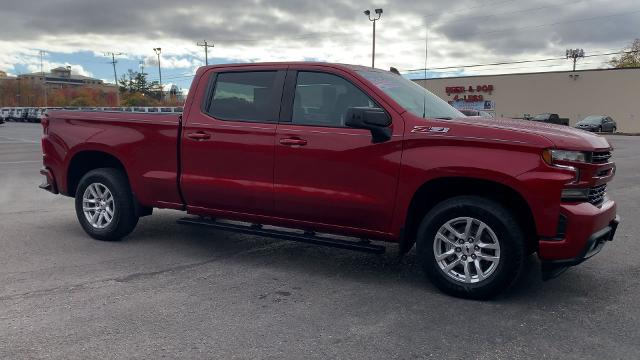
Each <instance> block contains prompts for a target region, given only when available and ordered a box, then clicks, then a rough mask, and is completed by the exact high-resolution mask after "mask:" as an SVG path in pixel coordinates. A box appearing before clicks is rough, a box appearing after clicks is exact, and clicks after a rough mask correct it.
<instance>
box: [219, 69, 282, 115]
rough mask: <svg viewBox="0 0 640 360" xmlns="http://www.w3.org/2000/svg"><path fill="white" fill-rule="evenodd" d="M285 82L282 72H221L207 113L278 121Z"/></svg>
mask: <svg viewBox="0 0 640 360" xmlns="http://www.w3.org/2000/svg"><path fill="white" fill-rule="evenodd" d="M283 84H284V72H279V71H247V72H228V73H219V74H217V76H216V79H215V83H214V85H213V94H212V96H211V99H210V102H209V106H208V108H207V113H208V114H209V115H211V116H212V117H214V118H216V119H219V120H233V121H251V122H275V121H277V120H278V117H279V113H280V101H281V97H282V86H283Z"/></svg>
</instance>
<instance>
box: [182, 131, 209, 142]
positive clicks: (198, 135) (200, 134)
mask: <svg viewBox="0 0 640 360" xmlns="http://www.w3.org/2000/svg"><path fill="white" fill-rule="evenodd" d="M187 137H188V138H189V139H193V140H208V139H211V135H209V134H207V133H206V132H204V131H197V132H193V133H189V134H187Z"/></svg>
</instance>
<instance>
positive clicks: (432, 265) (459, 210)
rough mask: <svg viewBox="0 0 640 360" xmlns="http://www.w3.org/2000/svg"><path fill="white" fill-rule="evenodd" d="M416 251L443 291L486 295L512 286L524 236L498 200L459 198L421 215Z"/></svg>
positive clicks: (520, 262) (522, 256)
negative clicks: (422, 216)
mask: <svg viewBox="0 0 640 360" xmlns="http://www.w3.org/2000/svg"><path fill="white" fill-rule="evenodd" d="M417 236H418V238H417V239H416V250H417V254H418V257H419V260H420V262H421V263H422V266H423V269H424V271H425V273H426V274H427V276H428V277H429V279H430V280H431V281H432V282H433V283H434V284H435V285H436V286H437V287H438V288H439V289H441V290H442V291H444V292H446V293H448V294H451V295H454V296H458V297H463V298H472V299H486V298H490V297H493V296H495V295H497V294H499V293H500V292H502V291H504V290H505V289H507V288H508V287H509V286H511V285H512V284H513V283H514V282H515V280H516V279H517V278H518V276H519V275H520V273H521V272H522V268H523V266H524V259H525V256H526V246H525V237H524V235H523V232H522V229H521V227H520V225H519V224H518V222H517V221H516V219H515V218H514V216H513V215H512V214H511V213H510V212H509V211H508V210H507V209H506V208H505V207H504V206H502V205H501V204H499V203H497V202H495V201H493V200H490V199H487V198H483V197H478V196H459V197H455V198H451V199H449V200H446V201H443V202H442V203H440V204H438V205H436V206H435V207H434V208H433V209H432V210H431V211H429V213H428V214H427V215H426V216H425V217H424V219H423V220H422V223H421V224H420V228H419V230H418V234H417Z"/></svg>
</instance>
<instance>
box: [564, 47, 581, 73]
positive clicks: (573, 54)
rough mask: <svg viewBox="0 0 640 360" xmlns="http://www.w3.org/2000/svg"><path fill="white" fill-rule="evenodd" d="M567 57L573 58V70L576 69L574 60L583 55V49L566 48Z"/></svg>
mask: <svg viewBox="0 0 640 360" xmlns="http://www.w3.org/2000/svg"><path fill="white" fill-rule="evenodd" d="M566 56H567V59H571V60H573V71H576V62H577V61H578V59H579V58H583V57H584V50H583V49H567V51H566Z"/></svg>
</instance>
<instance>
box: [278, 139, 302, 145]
mask: <svg viewBox="0 0 640 360" xmlns="http://www.w3.org/2000/svg"><path fill="white" fill-rule="evenodd" d="M280 144H282V145H286V146H305V145H307V140H305V139H300V138H295V137H291V138H283V139H280Z"/></svg>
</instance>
